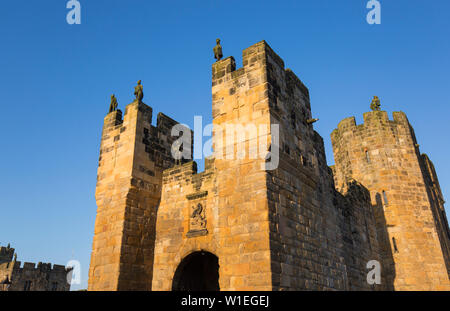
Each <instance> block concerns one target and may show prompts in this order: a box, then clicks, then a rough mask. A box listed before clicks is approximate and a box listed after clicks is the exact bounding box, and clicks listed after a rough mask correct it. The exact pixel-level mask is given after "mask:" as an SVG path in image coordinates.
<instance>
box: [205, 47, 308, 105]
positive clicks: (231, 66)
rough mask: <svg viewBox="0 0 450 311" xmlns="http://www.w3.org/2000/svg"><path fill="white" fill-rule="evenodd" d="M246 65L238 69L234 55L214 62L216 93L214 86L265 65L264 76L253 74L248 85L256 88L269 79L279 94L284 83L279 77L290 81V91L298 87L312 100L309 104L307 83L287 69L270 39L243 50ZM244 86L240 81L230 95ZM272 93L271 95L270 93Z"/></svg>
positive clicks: (243, 59)
mask: <svg viewBox="0 0 450 311" xmlns="http://www.w3.org/2000/svg"><path fill="white" fill-rule="evenodd" d="M242 64H243V67H241V68H239V69H236V61H235V59H234V57H233V56H229V57H227V58H224V59H223V60H220V61H218V62H216V63H214V64H213V66H212V85H213V93H215V92H214V87H215V86H218V85H221V84H223V83H225V82H228V81H232V80H239V79H240V78H241V77H243V76H245V75H246V73H249V72H252V71H254V70H255V69H261V68H264V69H263V71H264V74H263V77H262V78H260V79H258V77H257V75H255V73H253V74H252V75H249V76H248V77H247V78H248V80H249V81H248V87H250V88H251V87H253V86H255V85H257V84H258V83H266V82H269V83H270V84H272V87H273V88H274V89H272V90H271V91H274V92H275V93H277V92H278V91H280V90H279V89H280V85H279V84H283V83H282V81H280V80H279V79H280V78H281V79H282V80H283V81H285V82H286V91H287V92H288V93H290V95H292V93H293V92H294V90H295V89H296V88H297V89H299V90H300V92H301V93H302V94H304V95H305V97H306V98H307V99H308V103H307V106H308V109H309V110H310V106H309V91H308V88H307V87H306V86H305V85H304V84H303V82H302V81H301V80H300V79H299V78H298V77H297V76H296V75H295V73H294V72H293V71H292V70H291V69H285V68H284V61H283V60H282V59H281V57H280V56H278V55H277V54H276V53H275V52H274V50H273V49H272V48H271V47H270V46H269V44H268V43H267V42H266V41H260V42H258V43H256V44H254V45H252V46H250V47H248V48H246V49H245V50H243V52H242ZM240 86H244V84H243V83H242V82H241V83H236V85H235V87H234V88H231V89H230V95H233V94H234V92H235V91H236V88H237V87H240ZM269 95H270V94H269Z"/></svg>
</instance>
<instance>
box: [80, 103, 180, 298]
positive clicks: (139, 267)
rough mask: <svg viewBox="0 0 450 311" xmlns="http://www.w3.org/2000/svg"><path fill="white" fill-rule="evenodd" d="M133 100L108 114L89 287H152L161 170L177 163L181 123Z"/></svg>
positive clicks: (146, 288)
mask: <svg viewBox="0 0 450 311" xmlns="http://www.w3.org/2000/svg"><path fill="white" fill-rule="evenodd" d="M151 121H152V108H150V107H149V106H147V105H145V104H144V103H142V102H140V101H137V100H136V101H134V102H133V103H131V104H129V105H128V106H127V107H126V110H125V115H124V118H123V120H122V112H121V111H120V110H116V111H113V112H110V113H109V114H108V115H107V116H106V117H105V120H104V125H103V132H102V140H101V146H100V158H99V165H98V175H97V188H96V192H95V197H96V201H97V208H98V209H97V217H96V222H95V234H94V241H93V246H92V256H91V264H90V269H89V287H88V289H89V290H150V289H151V279H152V268H153V251H154V239H155V221H156V211H157V207H158V204H159V200H160V196H161V181H162V171H163V170H164V169H166V168H169V167H171V166H173V164H174V162H175V160H174V159H173V157H172V155H171V152H170V150H171V145H172V143H173V141H174V140H175V139H176V137H172V136H171V135H170V131H171V129H172V127H173V126H174V125H175V124H177V122H175V121H174V120H172V119H171V118H169V117H167V116H165V115H164V114H162V113H159V114H158V117H157V125H156V127H155V126H152V125H151Z"/></svg>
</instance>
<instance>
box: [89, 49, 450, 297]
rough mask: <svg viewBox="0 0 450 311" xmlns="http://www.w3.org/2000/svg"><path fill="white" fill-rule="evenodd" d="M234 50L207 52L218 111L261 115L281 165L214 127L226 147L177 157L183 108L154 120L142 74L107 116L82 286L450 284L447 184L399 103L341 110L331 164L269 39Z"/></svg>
mask: <svg viewBox="0 0 450 311" xmlns="http://www.w3.org/2000/svg"><path fill="white" fill-rule="evenodd" d="M242 57H243V67H242V68H239V69H237V68H236V65H235V61H234V58H233V57H228V58H225V59H220V58H219V60H218V61H217V62H216V63H214V64H213V66H212V111H213V124H214V125H215V126H222V127H224V126H226V125H227V124H244V125H245V124H254V125H256V126H260V125H262V126H267V128H269V130H268V131H266V132H259V133H258V134H257V140H258V141H263V142H266V143H267V146H269V149H268V152H269V151H271V150H272V151H273V150H274V148H278V150H279V161H278V165H277V168H276V169H273V170H265V169H262V168H264V167H265V165H266V163H267V161H268V159H264V158H256V159H252V158H249V157H244V158H241V157H239V156H237V154H236V153H237V151H236V150H237V146H236V145H235V144H234V143H233V145H227V142H228V141H227V140H226V139H223V137H221V138H220V139H219V138H218V137H216V136H215V137H214V152H215V154H219V153H220V154H227V155H230V156H229V157H222V158H218V157H213V158H209V159H207V160H206V161H205V170H204V171H203V172H201V173H197V167H196V163H195V162H192V161H190V160H187V159H183V160H182V161H175V160H174V159H173V157H172V156H171V147H172V144H173V142H174V141H175V140H176V139H177V138H176V137H173V136H171V129H172V127H173V126H174V125H175V124H177V122H176V121H174V120H172V119H171V118H169V117H167V116H165V115H164V114H162V113H160V114H158V116H157V123H156V126H153V125H152V124H151V122H152V108H150V107H149V106H147V105H145V104H144V103H143V102H142V101H141V99H142V96H143V93H142V88H141V89H140V90H139V87H140V85H139V86H138V87H137V91H136V92H137V93H136V94H137V95H136V96H137V100H135V101H134V102H133V103H131V104H129V105H128V106H127V107H126V109H125V114H124V115H123V116H122V112H121V111H120V110H116V109H111V112H110V113H109V114H108V115H107V116H106V117H105V120H104V126H103V133H102V141H101V149H100V159H99V167H98V180H97V188H96V201H97V206H98V210H97V218H96V223H95V235H94V241H93V251H92V257H91V264H90V271H89V290H450V281H449V272H450V231H449V227H448V222H447V219H446V215H445V210H444V206H443V203H444V201H443V197H442V192H441V190H440V188H439V182H438V179H437V175H436V172H435V170H434V167H433V164H432V162H431V161H430V160H429V158H428V157H427V156H426V155H423V154H421V153H420V151H419V146H418V144H417V141H416V138H415V135H414V131H413V128H412V126H411V125H410V124H409V122H408V119H407V118H406V115H405V114H404V113H403V112H394V115H393V120H390V119H389V118H388V115H387V113H386V112H385V111H379V110H378V109H374V111H372V112H368V113H366V114H364V123H363V124H360V125H357V124H356V123H355V119H354V118H348V119H345V120H343V121H342V122H340V123H339V124H338V126H337V129H336V130H335V131H333V133H332V134H331V137H332V143H333V150H334V157H335V162H336V164H335V165H334V166H333V167H329V166H328V165H327V161H326V158H325V151H324V144H323V139H322V137H321V136H320V135H319V134H318V133H317V132H316V131H315V130H314V126H313V123H314V121H315V119H313V118H312V113H311V104H310V98H309V91H308V89H307V88H306V87H305V85H304V84H303V83H302V82H301V81H300V79H299V78H298V77H297V76H296V75H295V74H294V73H293V72H292V71H291V70H289V69H285V65H284V61H283V60H282V59H281V58H280V57H279V56H278V55H277V54H276V53H275V52H274V51H273V50H272V49H271V48H270V47H269V45H268V44H267V43H266V42H264V41H262V42H259V43H257V44H255V45H253V46H251V47H249V48H247V49H245V50H244V51H243V56H242ZM139 96H140V98H138V97H139ZM271 124H279V139H278V141H275V140H274V138H273V137H274V136H273V135H272V134H273V133H272V132H271V129H270V125H271ZM251 145H252V141H250V140H247V141H245V146H246V147H249V146H251ZM230 150H231V151H230ZM373 260H376V261H378V262H379V263H381V284H379V285H376V284H374V285H371V284H368V282H367V273H368V269H367V263H368V262H369V261H373Z"/></svg>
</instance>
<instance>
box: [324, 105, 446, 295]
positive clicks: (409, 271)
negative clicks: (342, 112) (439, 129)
mask: <svg viewBox="0 0 450 311" xmlns="http://www.w3.org/2000/svg"><path fill="white" fill-rule="evenodd" d="M331 139H332V144H333V149H334V157H335V162H336V164H335V182H336V186H337V188H338V189H339V187H341V186H342V185H343V184H345V183H346V182H348V181H349V180H352V179H354V180H356V181H358V182H359V183H361V184H362V185H363V186H365V187H366V188H367V189H368V190H369V191H370V195H371V200H372V205H373V208H374V211H375V215H376V222H377V231H378V239H379V243H380V248H381V252H382V253H381V254H382V258H383V263H382V267H383V274H384V275H385V276H386V277H387V278H388V280H387V282H388V284H389V285H390V289H395V290H449V289H450V283H449V275H450V274H449V272H450V257H449V255H450V242H449V241H450V232H449V229H448V222H447V219H446V216H445V210H444V206H443V202H444V201H443V198H442V193H441V190H440V187H439V182H438V180H437V176H436V172H435V170H434V167H433V164H432V163H431V161H430V160H429V159H428V157H427V156H426V155H421V154H420V151H419V145H418V144H417V141H416V137H415V135H414V131H413V128H412V127H411V125H410V123H409V122H408V119H407V118H406V115H405V114H404V113H403V112H394V114H393V120H389V119H388V115H387V113H386V112H385V111H372V112H367V113H365V114H364V123H363V124H361V125H356V123H355V118H354V117H351V118H347V119H344V120H343V121H341V122H340V123H339V125H338V128H337V129H336V130H334V131H333V133H332V134H331Z"/></svg>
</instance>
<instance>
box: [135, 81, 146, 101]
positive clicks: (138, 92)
mask: <svg viewBox="0 0 450 311" xmlns="http://www.w3.org/2000/svg"><path fill="white" fill-rule="evenodd" d="M134 95H136V99H135V101H138V102H140V103H141V102H142V99H143V98H144V88H143V86H142V84H141V80H139V81H138V85H136V86H135V87H134Z"/></svg>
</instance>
